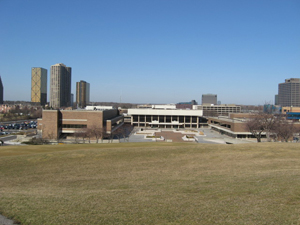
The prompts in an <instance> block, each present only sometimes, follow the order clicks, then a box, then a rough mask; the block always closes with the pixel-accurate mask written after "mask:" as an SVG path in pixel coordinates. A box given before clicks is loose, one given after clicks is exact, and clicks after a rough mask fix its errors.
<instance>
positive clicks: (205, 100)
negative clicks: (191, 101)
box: [202, 94, 217, 105]
mask: <svg viewBox="0 0 300 225" xmlns="http://www.w3.org/2000/svg"><path fill="white" fill-rule="evenodd" d="M206 104H213V105H217V95H215V94H205V95H202V105H206Z"/></svg>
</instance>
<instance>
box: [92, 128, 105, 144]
mask: <svg viewBox="0 0 300 225" xmlns="http://www.w3.org/2000/svg"><path fill="white" fill-rule="evenodd" d="M90 130H91V134H92V136H93V137H95V139H96V143H99V139H100V138H101V140H102V139H103V137H104V134H105V131H106V128H105V127H100V126H97V125H94V126H92V127H91V129H90Z"/></svg>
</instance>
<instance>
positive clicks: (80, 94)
mask: <svg viewBox="0 0 300 225" xmlns="http://www.w3.org/2000/svg"><path fill="white" fill-rule="evenodd" d="M89 102H90V84H89V83H87V82H85V81H84V80H81V81H80V82H76V104H77V106H78V107H80V108H84V107H86V105H87V104H88V103H89Z"/></svg>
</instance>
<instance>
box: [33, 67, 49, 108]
mask: <svg viewBox="0 0 300 225" xmlns="http://www.w3.org/2000/svg"><path fill="white" fill-rule="evenodd" d="M31 102H36V103H39V104H41V105H45V104H46V103H47V70H46V69H44V68H40V67H32V68H31Z"/></svg>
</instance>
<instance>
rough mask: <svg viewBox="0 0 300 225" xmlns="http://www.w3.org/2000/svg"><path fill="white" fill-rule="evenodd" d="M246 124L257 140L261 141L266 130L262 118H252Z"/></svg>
mask: <svg viewBox="0 0 300 225" xmlns="http://www.w3.org/2000/svg"><path fill="white" fill-rule="evenodd" d="M246 126H247V128H248V130H249V132H251V134H252V135H253V136H254V137H256V139H257V142H261V136H262V132H264V131H265V127H264V126H263V124H262V123H261V120H260V119H259V118H258V117H254V118H251V119H250V120H249V121H248V122H247V123H246Z"/></svg>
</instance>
